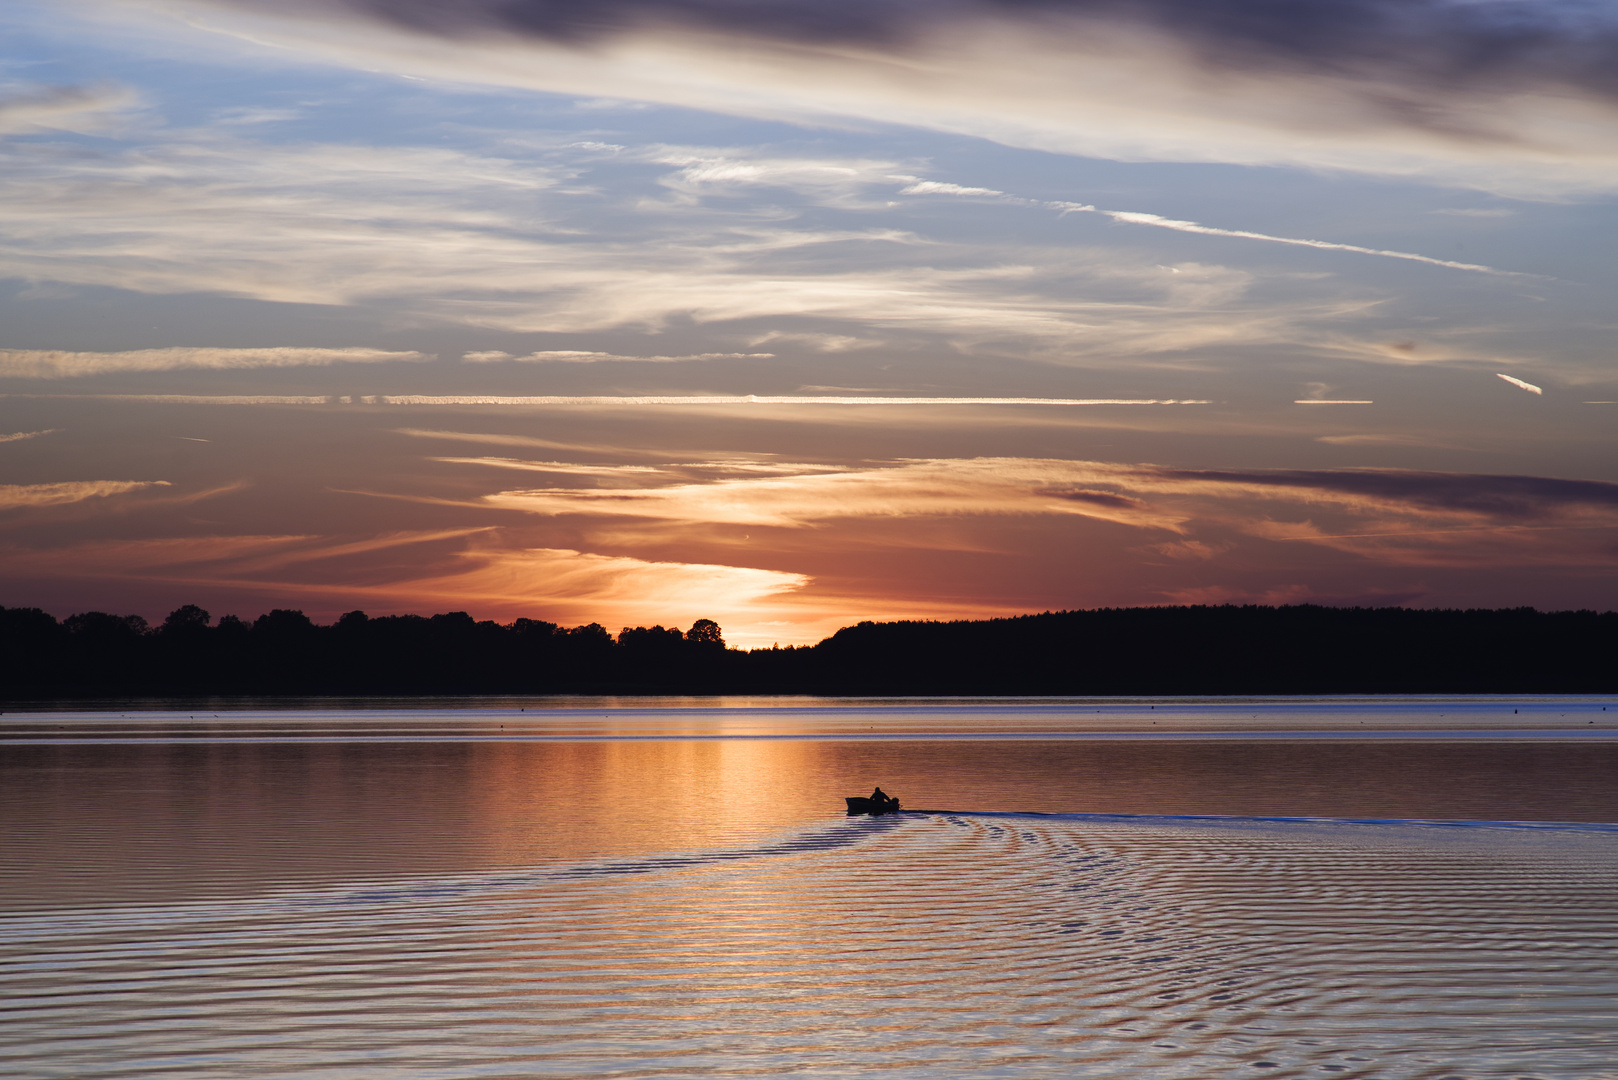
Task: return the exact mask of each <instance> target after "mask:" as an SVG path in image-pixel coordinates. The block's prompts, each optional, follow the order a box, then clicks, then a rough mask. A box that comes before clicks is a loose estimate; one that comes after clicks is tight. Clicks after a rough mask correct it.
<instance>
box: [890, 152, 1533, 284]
mask: <svg viewBox="0 0 1618 1080" xmlns="http://www.w3.org/2000/svg"><path fill="white" fill-rule="evenodd" d="M890 179H893V180H901V181H915V182H914V183H911V184H910V185H909V186H908V187H905V188H902V189H900V191H899V194H901V195H955V196H979V197H985V196H987V197H990V198H998V199H1003V200H1005V201H1007V202H1012V203H1020V204H1022V205H1024V206H1042V207H1044V208H1046V209H1047V210H1059V211H1061V212H1062V213H1063V214H1100V215H1102V216H1103V217H1110V218H1112V220H1114V221H1120V222H1123V223H1125V224H1127V225H1150V226H1152V227H1153V228H1155V229H1173V230H1174V231H1175V232H1186V233H1196V234H1197V235H1199V236H1228V237H1231V238H1233V239H1237V240H1263V241H1265V242H1266V243H1271V244H1291V245H1292V246H1293V247H1307V248H1319V249H1320V250H1322V251H1349V252H1353V253H1354V254H1356V255H1379V256H1381V257H1382V258H1384V259H1405V260H1407V261H1409V262H1419V263H1427V264H1428V265H1429V266H1442V267H1444V268H1446V269H1449V270H1467V271H1470V272H1472V273H1474V274H1500V275H1509V276H1511V277H1532V276H1534V275H1532V274H1522V273H1519V272H1518V271H1515V270H1497V269H1495V268H1494V267H1492V266H1483V265H1482V264H1480V263H1467V262H1455V261H1454V260H1452V259H1435V258H1433V257H1432V256H1431V255H1417V254H1416V253H1415V252H1412V251H1389V250H1387V249H1386V248H1370V247H1361V246H1360V245H1359V244H1339V243H1335V242H1334V241H1331V240H1305V239H1303V238H1301V237H1296V236H1271V235H1270V234H1269V233H1261V232H1250V231H1248V230H1246V229H1219V228H1215V227H1214V226H1212V225H1203V224H1202V223H1201V222H1196V221H1181V220H1179V219H1178V218H1166V217H1164V216H1163V215H1161V214H1147V213H1142V212H1140V211H1138V210H1103V209H1101V208H1100V207H1096V206H1091V205H1089V204H1088V203H1076V202H1039V201H1038V200H1035V199H1025V198H1023V197H1022V196H1020V195H1012V194H1009V193H1008V192H1004V191H997V190H995V189H994V188H980V187H962V186H961V185H959V184H946V183H942V182H940V181H936V180H917V179H916V177H913V176H894V177H891V178H890Z"/></svg>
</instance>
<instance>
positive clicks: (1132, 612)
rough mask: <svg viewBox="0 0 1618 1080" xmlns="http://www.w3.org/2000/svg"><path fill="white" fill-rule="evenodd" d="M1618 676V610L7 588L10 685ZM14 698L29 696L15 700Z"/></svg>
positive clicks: (915, 693) (155, 692) (618, 693)
mask: <svg viewBox="0 0 1618 1080" xmlns="http://www.w3.org/2000/svg"><path fill="white" fill-rule="evenodd" d="M1612 692H1618V613H1615V612H1600V613H1598V612H1594V611H1564V612H1540V611H1536V610H1534V609H1531V608H1509V609H1474V610H1466V611H1460V610H1427V609H1412V608H1330V607H1320V606H1315V605H1289V606H1283V607H1262V606H1253V605H1249V606H1235V605H1224V606H1217V607H1216V606H1190V607H1150V608H1104V609H1097V610H1090V611H1065V612H1046V613H1043V614H1038V615H1023V616H1017V617H1012V618H1002V619H986V620H963V621H957V622H890V623H873V622H864V623H860V624H858V625H856V626H851V627H845V628H844V629H842V630H840V631H838V632H837V633H836V634H833V635H832V636H831V637H829V638H827V639H825V640H824V641H821V642H820V643H818V644H816V645H813V646H802V647H794V648H785V649H782V648H772V649H754V650H751V651H741V650H736V649H729V648H727V647H726V646H725V644H724V640H723V637H722V631H721V629H720V628H719V627H718V626H717V624H715V623H713V622H711V621H709V620H699V621H698V623H697V624H696V625H694V626H693V627H692V628H691V629H690V630H687V631H683V632H682V631H680V630H677V629H666V628H664V627H661V626H658V627H651V628H647V627H635V628H628V629H625V630H624V631H623V632H621V633H620V634H618V635H617V636H616V637H614V636H613V635H611V634H610V633H609V632H608V631H607V630H606V629H605V628H604V627H601V626H599V625H597V624H590V625H587V626H582V627H572V628H565V627H560V626H557V625H555V624H553V623H547V622H543V621H539V620H533V619H518V620H516V621H515V622H513V623H510V624H500V623H495V622H491V621H483V622H478V621H476V620H474V619H472V618H471V616H469V615H467V614H466V613H464V612H451V613H448V614H440V615H435V616H431V617H423V616H412V615H403V616H382V617H376V618H372V617H368V616H366V615H364V613H362V612H352V613H350V614H349V615H345V616H343V618H342V619H339V620H338V621H337V622H336V623H334V624H332V625H330V626H321V625H317V624H315V623H313V622H311V621H310V620H309V619H308V618H307V617H305V616H304V615H303V613H302V612H297V611H287V610H280V611H275V612H271V613H269V614H268V615H264V616H261V617H259V618H258V619H257V620H255V621H254V622H253V623H252V624H248V623H246V622H244V621H242V620H239V619H232V618H229V617H227V618H226V619H222V620H220V622H219V624H218V625H214V624H212V623H211V622H210V619H209V616H208V613H207V612H206V611H203V610H202V609H200V608H196V607H194V606H190V605H188V606H186V607H183V608H180V609H177V611H176V612H175V613H174V614H173V615H171V616H170V617H169V619H168V620H166V621H165V622H164V624H163V625H162V626H159V627H155V628H152V627H148V626H147V625H146V624H145V622H144V620H140V619H138V618H135V617H119V616H113V615H107V614H104V613H98V612H91V613H86V614H84V615H76V616H73V617H72V618H69V619H66V620H63V621H61V622H58V621H57V620H56V619H55V618H54V617H52V616H51V615H49V614H47V613H45V612H43V611H40V610H39V609H37V608H0V703H23V702H32V703H42V702H84V703H86V704H87V705H88V704H89V703H91V702H101V703H115V702H120V701H121V702H130V701H134V700H137V699H138V700H171V701H176V702H180V701H186V702H198V701H202V700H205V699H213V700H218V699H227V698H228V699H241V700H243V701H244V702H245V701H248V700H258V701H264V700H290V699H322V700H325V701H332V700H339V699H346V698H366V699H397V700H400V701H419V700H421V699H425V698H445V697H448V698H466V697H474V696H475V697H490V696H493V697H504V698H511V699H516V698H526V697H545V698H551V697H558V696H579V695H584V696H592V697H597V698H601V697H623V696H636V697H639V696H646V695H652V696H666V695H681V696H687V695H696V696H735V695H742V696H757V697H769V698H780V697H794V696H808V697H818V698H825V697H850V696H852V697H861V698H870V697H919V698H958V697H972V698H983V697H1007V698H1017V699H1020V700H1024V701H1026V700H1028V699H1031V698H1036V699H1037V698H1042V697H1073V696H1077V697H1097V698H1120V697H1129V696H1173V697H1184V696H1231V695H1235V696H1249V695H1253V696H1289V695H1329V696H1339V695H1367V694H1369V695H1378V694H1383V695H1400V696H1403V695H1410V694H1442V695H1454V694H1590V693H1595V694H1600V693H1612ZM5 707H15V705H7V706H5Z"/></svg>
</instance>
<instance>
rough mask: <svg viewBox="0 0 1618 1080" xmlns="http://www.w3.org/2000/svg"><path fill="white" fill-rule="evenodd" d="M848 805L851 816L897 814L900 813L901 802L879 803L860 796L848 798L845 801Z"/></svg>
mask: <svg viewBox="0 0 1618 1080" xmlns="http://www.w3.org/2000/svg"><path fill="white" fill-rule="evenodd" d="M843 801H844V802H846V803H848V813H849V816H851V817H852V816H853V815H855V814H873V815H874V814H896V813H898V812H899V800H898V799H890V800H888V801H887V802H877V801H876V800H875V799H866V798H861V797H859V796H847V797H845V798H844V800H843Z"/></svg>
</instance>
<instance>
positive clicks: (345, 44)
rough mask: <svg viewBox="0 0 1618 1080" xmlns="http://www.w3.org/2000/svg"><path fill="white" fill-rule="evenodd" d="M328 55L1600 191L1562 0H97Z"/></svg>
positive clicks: (1091, 151)
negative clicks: (270, 0) (268, 0)
mask: <svg viewBox="0 0 1618 1080" xmlns="http://www.w3.org/2000/svg"><path fill="white" fill-rule="evenodd" d="M116 2H117V3H118V5H119V6H121V7H123V8H126V9H127V8H135V9H146V10H158V11H165V12H178V13H180V14H181V15H182V16H184V17H186V18H188V19H190V20H191V21H192V22H193V23H195V24H198V25H204V26H206V27H208V28H210V29H214V30H220V31H223V32H226V33H230V34H234V35H237V36H238V37H240V38H242V39H244V40H250V41H254V42H271V43H274V44H276V45H279V46H281V47H282V48H291V49H294V50H297V52H299V53H301V54H302V55H304V56H313V57H321V58H324V59H327V60H329V61H335V62H338V63H342V64H347V65H351V66H358V67H366V68H371V69H377V68H381V69H388V70H393V71H396V72H400V73H403V74H409V75H413V76H418V77H422V76H425V77H435V78H441V79H449V80H454V81H457V82H463V83H482V84H496V85H503V86H517V87H528V88H533V89H538V90H547V91H555V92H561V93H568V94H575V95H579V96H583V97H602V96H607V97H612V98H616V99H625V98H628V99H636V100H642V101H652V102H661V103H667V104H675V105H682V106H689V107H696V108H702V109H708V110H712V111H717V112H724V113H730V114H743V115H752V116H762V117H772V118H784V119H795V120H820V121H824V120H825V119H827V118H833V117H837V118H845V119H846V118H856V119H862V120H870V121H875V122H880V123H895V122H897V123H903V124H911V125H916V126H920V127H927V128H933V129H937V130H945V131H952V132H957V133H962V134H970V135H979V136H984V137H988V138H991V139H995V140H998V141H1000V142H1004V143H1008V144H1013V145H1020V146H1028V147H1035V148H1039V149H1047V150H1058V151H1063V152H1069V153H1079V154H1085V155H1090V156H1099V157H1110V158H1117V159H1125V160H1176V161H1221V162H1231V163H1237V164H1283V165H1299V166H1304V167H1310V168H1331V169H1343V170H1350V171H1355V172H1369V173H1379V174H1394V175H1409V176H1428V177H1431V178H1434V179H1438V180H1440V181H1443V182H1450V183H1461V184H1471V185H1475V186H1478V187H1484V188H1493V189H1497V190H1508V189H1514V190H1524V191H1530V192H1538V193H1543V192H1546V191H1550V190H1557V191H1565V190H1570V189H1573V190H1576V189H1604V190H1610V189H1611V188H1612V186H1613V183H1614V181H1613V179H1612V177H1613V165H1614V163H1615V161H1618V133H1615V131H1614V125H1613V118H1614V116H1615V115H1618V80H1615V79H1614V78H1613V76H1612V72H1613V71H1614V70H1618V20H1615V19H1614V17H1613V16H1612V15H1611V14H1610V13H1609V12H1608V11H1607V10H1606V9H1604V8H1600V7H1594V6H1591V5H1587V4H1580V3H1577V2H1575V0H1550V2H1545V3H1537V4H1531V3H1511V2H1500V3H1487V4H1479V3H1450V2H1445V0H1400V2H1394V0H1300V2H1298V3H1289V4H1253V3H1246V2H1242V0H1216V2H1212V3H1209V2H1204V0H1134V2H1130V3H1122V2H1119V0H1028V2H1020V3H1015V4H1012V3H996V2H992V0H953V2H946V3H941V4H927V5H918V4H914V3H909V2H906V0H875V2H862V3H859V4H852V3H832V4H827V3H822V2H811V0H754V2H748V3H736V2H726V0H657V2H647V0H610V2H602V0H590V2H588V3H585V2H581V0H465V2H461V3H456V4H453V5H443V4H435V5H424V4H421V3H419V2H416V0H289V2H286V3H280V4H276V5H273V6H269V5H264V4H260V3H256V2H253V0H163V2H161V3H159V2H157V0H116Z"/></svg>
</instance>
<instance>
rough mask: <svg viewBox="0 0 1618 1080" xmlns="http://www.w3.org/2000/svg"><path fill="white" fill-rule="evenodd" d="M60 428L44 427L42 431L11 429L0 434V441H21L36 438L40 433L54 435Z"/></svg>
mask: <svg viewBox="0 0 1618 1080" xmlns="http://www.w3.org/2000/svg"><path fill="white" fill-rule="evenodd" d="M60 430H61V429H60V428H46V429H45V430H43V431H12V432H7V433H5V434H0V443H8V442H21V441H22V440H24V439H37V438H39V437H40V436H41V435H54V434H56V433H57V432H58V431H60Z"/></svg>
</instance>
